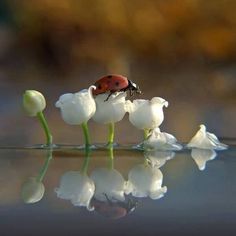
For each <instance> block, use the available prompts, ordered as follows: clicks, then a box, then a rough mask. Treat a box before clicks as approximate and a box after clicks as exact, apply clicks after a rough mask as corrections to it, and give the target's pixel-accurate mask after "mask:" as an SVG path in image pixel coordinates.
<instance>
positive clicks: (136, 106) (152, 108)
mask: <svg viewBox="0 0 236 236" xmlns="http://www.w3.org/2000/svg"><path fill="white" fill-rule="evenodd" d="M167 104H168V103H167V102H166V101H165V100H164V99H163V98H159V97H154V98H152V99H151V101H149V100H144V99H136V100H134V101H133V105H132V106H131V105H129V120H130V122H131V123H132V124H133V125H134V126H135V127H136V128H138V129H154V128H156V127H159V126H160V125H161V123H162V122H163V120H164V114H163V106H166V105H167Z"/></svg>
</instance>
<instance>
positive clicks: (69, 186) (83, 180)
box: [55, 171, 95, 209]
mask: <svg viewBox="0 0 236 236" xmlns="http://www.w3.org/2000/svg"><path fill="white" fill-rule="evenodd" d="M55 192H56V193H57V197H58V198H61V199H66V200H70V201H71V203H72V204H73V205H74V206H85V207H87V208H88V209H90V208H91V207H90V201H91V199H92V197H93V195H94V192H95V185H94V182H93V181H92V179H90V178H89V177H88V176H87V175H83V174H81V173H80V172H79V171H68V172H66V173H65V174H64V175H63V176H62V177H61V180H60V187H59V188H56V189H55Z"/></svg>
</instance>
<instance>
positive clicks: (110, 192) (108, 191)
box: [91, 168, 126, 202]
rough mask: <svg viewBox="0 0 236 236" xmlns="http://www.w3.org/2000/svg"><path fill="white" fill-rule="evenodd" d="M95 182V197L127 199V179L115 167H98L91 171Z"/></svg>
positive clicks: (103, 199)
mask: <svg viewBox="0 0 236 236" xmlns="http://www.w3.org/2000/svg"><path fill="white" fill-rule="evenodd" d="M91 179H93V181H94V183H95V194H94V198H96V199H97V200H99V201H107V198H108V199H109V200H110V201H114V202H116V201H125V196H124V192H125V188H126V181H125V180H124V178H123V176H122V175H121V174H120V173H119V172H118V171H117V170H115V169H107V168H98V169H96V170H94V171H93V172H92V173H91Z"/></svg>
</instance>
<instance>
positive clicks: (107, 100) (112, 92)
mask: <svg viewBox="0 0 236 236" xmlns="http://www.w3.org/2000/svg"><path fill="white" fill-rule="evenodd" d="M113 93H114V92H113V91H111V92H110V93H109V95H108V96H107V98H106V99H105V100H104V102H106V101H108V99H109V98H110V96H111V95H112V94H113Z"/></svg>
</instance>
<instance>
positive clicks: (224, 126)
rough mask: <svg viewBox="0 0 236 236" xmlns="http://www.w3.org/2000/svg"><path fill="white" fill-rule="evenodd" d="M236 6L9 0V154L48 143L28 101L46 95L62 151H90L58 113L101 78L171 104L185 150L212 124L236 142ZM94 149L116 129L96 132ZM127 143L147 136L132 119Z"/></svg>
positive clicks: (0, 64)
mask: <svg viewBox="0 0 236 236" xmlns="http://www.w3.org/2000/svg"><path fill="white" fill-rule="evenodd" d="M235 11H236V1H235V0H211V1H205V0H129V1H126V0H117V1H109V0H34V1H27V0H21V1H19V0H1V1H0V112H1V115H0V130H1V133H0V141H1V145H27V144H35V143H42V142H44V137H43V131H42V129H41V127H40V126H39V124H38V122H37V121H36V119H34V118H28V117H26V116H25V115H24V113H23V111H22V107H21V103H22V94H23V92H24V90H26V89H36V90H39V91H41V92H42V93H43V94H44V95H45V97H46V98H47V109H46V116H47V118H48V121H49V124H50V127H51V130H52V133H53V134H54V142H55V143H70V144H77V143H81V142H82V132H81V129H80V127H72V126H68V125H66V124H64V122H63V121H62V119H61V117H60V113H59V111H58V110H57V109H56V108H55V106H54V104H55V102H56V101H57V99H58V97H59V96H60V95H61V94H63V93H67V92H77V91H79V90H81V89H83V88H87V87H89V85H91V84H93V83H94V82H95V81H96V80H97V79H98V78H99V77H101V76H103V75H105V74H108V73H116V74H122V75H125V76H127V77H128V78H129V79H131V80H133V81H134V82H135V83H137V84H138V85H139V86H140V88H141V90H142V91H143V95H142V96H141V97H142V98H147V99H150V98H152V97H153V96H160V97H163V98H165V99H166V100H167V101H169V107H168V108H167V109H165V121H164V122H163V124H162V126H161V129H162V130H163V131H165V132H168V133H172V134H173V135H175V136H176V137H177V139H179V140H180V141H182V142H186V141H188V140H189V139H190V138H191V137H192V136H193V134H194V133H195V132H196V131H197V129H198V126H199V124H201V123H204V124H205V125H206V126H207V127H208V130H209V131H211V132H214V133H216V134H217V135H218V136H220V137H236V124H235V119H236V106H235V105H236V79H235V76H236V64H235V62H236V14H235ZM89 126H90V129H91V130H92V141H93V142H105V141H106V136H107V127H105V126H102V125H98V124H95V123H94V122H93V121H90V122H89ZM116 127H117V132H116V141H117V142H118V143H134V142H139V141H140V139H141V138H142V132H141V131H139V130H136V129H135V128H134V127H132V125H131V124H130V123H129V122H128V117H127V116H126V117H125V119H124V120H123V121H122V122H119V123H118V124H117V126H116Z"/></svg>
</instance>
